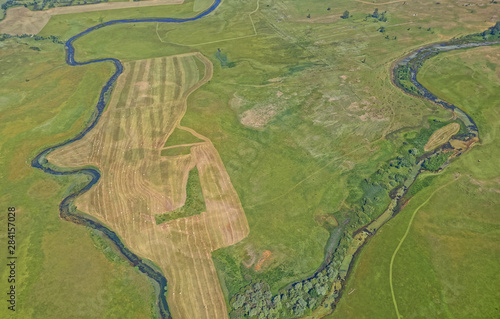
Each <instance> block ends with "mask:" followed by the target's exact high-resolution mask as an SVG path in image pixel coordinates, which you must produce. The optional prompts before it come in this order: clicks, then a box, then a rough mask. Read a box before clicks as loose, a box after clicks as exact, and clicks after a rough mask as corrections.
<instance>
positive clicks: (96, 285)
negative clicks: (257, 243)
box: [0, 39, 155, 318]
mask: <svg viewBox="0 0 500 319" xmlns="http://www.w3.org/2000/svg"><path fill="white" fill-rule="evenodd" d="M0 47H1V49H0V69H1V70H2V72H3V75H2V77H1V78H0V117H1V118H2V121H1V123H0V132H1V133H0V134H1V135H2V139H1V140H0V149H1V151H0V153H1V154H2V156H1V159H0V167H1V169H0V171H1V173H0V175H1V177H2V182H1V183H0V188H1V194H2V195H0V203H2V207H8V206H15V207H16V210H17V212H18V214H17V216H16V217H17V219H16V228H17V236H16V255H17V257H18V259H17V268H16V287H17V289H16V293H17V301H18V304H17V309H16V315H17V317H18V318H55V317H61V316H67V317H73V318H77V317H95V318H97V317H107V318H110V317H122V318H124V317H127V316H131V317H136V318H150V317H151V316H153V314H154V312H155V310H154V303H155V296H154V290H153V287H152V285H151V283H150V282H149V281H148V280H147V279H146V277H144V275H142V274H141V273H140V272H139V271H136V270H135V269H134V268H132V267H130V265H129V264H128V263H126V262H125V261H124V260H123V259H122V258H120V257H118V255H117V253H115V252H113V250H110V249H109V248H108V247H107V245H106V246H103V245H102V239H100V238H99V235H98V234H94V233H92V236H90V235H89V231H88V230H87V229H85V228H84V227H81V226H76V225H73V224H71V223H68V222H66V221H63V220H61V219H60V218H59V217H58V205H59V202H60V201H61V198H62V197H63V196H65V194H67V192H68V190H69V189H70V188H72V187H74V186H75V185H78V184H80V183H81V182H82V180H81V178H79V177H54V176H50V175H47V174H44V173H42V172H41V171H38V170H34V169H32V168H31V167H30V165H29V163H30V161H31V159H32V157H33V156H35V155H36V154H37V153H38V152H39V151H41V150H42V149H43V148H44V147H46V146H47V145H53V144H56V143H59V142H60V141H62V140H65V139H68V138H70V137H72V136H73V135H74V134H76V133H77V132H78V131H80V130H81V128H82V127H83V126H84V124H85V122H86V121H87V119H88V118H89V117H90V114H91V112H92V111H93V110H92V105H94V103H95V101H96V100H97V97H98V95H97V94H98V92H99V89H100V87H101V85H103V84H104V83H105V81H106V79H107V77H108V76H109V75H110V72H111V70H112V69H111V66H110V65H106V64H102V65H98V66H97V65H96V66H87V67H76V68H75V67H69V66H67V65H66V64H65V62H64V59H63V56H64V49H63V47H62V46H60V45H55V44H53V43H52V42H51V41H34V40H33V39H9V40H5V41H2V42H0ZM30 47H38V48H39V49H40V51H35V50H33V49H30ZM61 79H65V80H64V81H61ZM89 92H92V93H89ZM0 222H1V223H2V225H6V224H7V215H6V214H2V215H1V217H0ZM0 234H1V235H0V236H1V237H0V241H1V242H2V243H6V242H7V237H6V236H7V234H6V232H5V231H1V232H0ZM103 251H106V252H107V253H106V255H105V254H103ZM6 253H7V250H6V249H2V251H1V252H0V257H1V258H2V260H6V257H7V256H6ZM82 256H85V258H84V259H82ZM112 260H116V261H112ZM7 276H8V273H7V268H6V267H2V268H1V269H0V279H1V282H2V284H1V285H0V286H1V287H2V289H6V285H5V284H6V283H7ZM0 317H2V318H12V317H11V311H10V310H8V309H7V307H0Z"/></svg>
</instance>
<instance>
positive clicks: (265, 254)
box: [255, 250, 272, 271]
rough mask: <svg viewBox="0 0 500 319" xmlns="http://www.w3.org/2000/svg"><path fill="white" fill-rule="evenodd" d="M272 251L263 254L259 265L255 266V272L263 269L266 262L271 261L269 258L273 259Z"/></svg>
mask: <svg viewBox="0 0 500 319" xmlns="http://www.w3.org/2000/svg"><path fill="white" fill-rule="evenodd" d="M271 254H272V253H271V251H270V250H266V251H265V252H263V253H262V256H261V257H260V259H259V261H258V262H257V264H256V265H255V270H256V271H259V270H260V269H261V268H262V265H263V264H264V262H265V261H266V260H267V259H269V257H271Z"/></svg>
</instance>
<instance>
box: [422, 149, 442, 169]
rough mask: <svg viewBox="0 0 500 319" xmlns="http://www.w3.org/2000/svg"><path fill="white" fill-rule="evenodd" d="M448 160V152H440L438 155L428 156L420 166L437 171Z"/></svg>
mask: <svg viewBox="0 0 500 319" xmlns="http://www.w3.org/2000/svg"><path fill="white" fill-rule="evenodd" d="M447 160H448V154H446V153H440V154H438V155H435V156H432V157H429V158H428V159H426V160H425V161H424V163H423V164H422V167H423V168H425V169H426V170H429V171H433V172H434V171H437V170H438V169H439V168H440V167H441V166H442V165H443V164H444V163H446V161H447Z"/></svg>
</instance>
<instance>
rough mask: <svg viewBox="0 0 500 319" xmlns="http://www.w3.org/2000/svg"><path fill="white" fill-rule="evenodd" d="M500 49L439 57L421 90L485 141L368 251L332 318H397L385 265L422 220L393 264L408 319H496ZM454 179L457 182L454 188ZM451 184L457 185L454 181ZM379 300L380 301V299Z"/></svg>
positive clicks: (423, 74)
mask: <svg viewBox="0 0 500 319" xmlns="http://www.w3.org/2000/svg"><path fill="white" fill-rule="evenodd" d="M499 62H500V48H499V47H498V46H496V47H490V48H478V49H473V50H461V51H456V52H452V53H446V54H440V55H439V56H438V57H436V58H433V59H431V60H429V61H428V62H426V64H424V66H423V68H422V72H421V73H419V81H421V83H422V84H424V85H425V86H426V87H427V88H429V89H430V90H431V91H432V92H433V93H434V94H436V95H437V96H439V97H440V98H443V99H445V100H446V101H449V102H451V103H454V104H456V105H458V106H459V107H461V108H463V109H464V110H466V112H468V113H469V114H471V115H472V117H473V118H474V120H475V121H476V122H477V123H478V127H479V132H480V133H479V134H480V138H481V142H480V144H479V145H477V146H475V147H474V148H473V149H472V150H470V151H469V152H468V153H466V154H464V155H462V156H461V157H460V158H459V159H457V160H456V161H454V162H453V163H452V165H451V166H449V167H448V168H447V169H446V171H445V172H444V173H442V174H440V175H438V176H435V177H433V175H430V174H429V175H427V176H421V177H420V178H422V179H424V180H425V179H432V181H431V182H430V183H429V185H428V187H427V188H425V190H424V191H422V193H419V194H417V195H416V196H415V197H414V198H413V199H412V200H411V201H410V203H409V204H408V205H407V206H406V207H405V208H404V210H402V211H401V212H400V213H399V215H398V216H397V217H396V218H394V219H393V220H391V221H390V222H389V223H388V224H387V225H386V226H384V227H383V228H382V230H381V231H380V232H379V233H378V234H377V235H376V236H375V237H374V238H373V239H372V240H371V241H370V243H369V244H368V245H367V247H366V248H365V249H364V250H363V251H362V253H361V255H360V258H359V259H358V261H357V263H356V266H355V268H354V271H353V274H352V275H351V278H350V279H349V281H348V284H347V289H346V290H345V291H346V293H345V294H344V297H343V298H342V299H341V301H340V303H339V304H338V307H337V309H336V311H335V313H334V314H333V315H332V316H331V318H397V316H396V312H395V308H394V304H393V301H392V294H391V290H390V285H389V266H390V261H391V257H392V255H393V254H394V251H395V249H396V246H397V245H398V239H400V238H402V237H403V234H404V232H405V231H406V229H407V227H408V224H409V221H410V219H411V215H412V214H413V213H414V211H415V210H416V209H417V208H418V207H419V206H420V205H422V204H423V203H424V202H425V201H426V200H427V199H429V196H431V194H432V193H433V192H434V191H435V190H436V189H438V188H439V187H441V186H443V185H446V184H447V183H450V182H452V183H451V184H449V185H446V186H445V187H444V188H443V189H441V190H439V191H438V192H437V193H436V194H434V196H432V197H431V198H430V200H429V201H428V202H427V203H426V204H425V205H424V206H422V207H421V208H420V209H419V210H418V211H417V213H416V215H415V216H416V217H415V219H414V221H413V223H412V225H411V227H410V230H409V235H408V237H407V238H406V240H405V241H404V243H403V244H402V246H401V249H400V250H399V252H398V253H397V255H396V256H395V258H394V263H393V286H394V295H395V299H396V302H397V305H398V309H399V312H400V314H401V315H402V316H403V317H405V318H429V317H439V318H477V317H481V318H496V317H498V315H499V314H500V312H499V309H498V303H497V301H498V298H499V297H500V296H499V293H498V289H496V287H497V286H498V284H499V283H498V280H497V279H496V278H497V277H498V276H496V273H497V270H498V263H499V261H500V250H499V249H498V245H497V244H496V243H498V241H499V240H500V234H499V232H498V227H499V224H498V220H499V211H498V207H499V205H500V196H499V192H500V185H499V178H500V175H499V172H498V169H497V167H496V164H495V162H496V160H495V159H496V158H497V157H498V156H500V147H499V146H498V145H499V144H498V126H499V116H498V115H499V113H498V105H497V104H498V101H499V100H500V95H499V92H500V90H499V88H500V76H499V73H498V70H497V68H496V66H497V65H498V64H499ZM456 176H460V177H459V179H458V180H457V181H454V179H455V178H456ZM453 181H454V182H453ZM375 292H376V293H375Z"/></svg>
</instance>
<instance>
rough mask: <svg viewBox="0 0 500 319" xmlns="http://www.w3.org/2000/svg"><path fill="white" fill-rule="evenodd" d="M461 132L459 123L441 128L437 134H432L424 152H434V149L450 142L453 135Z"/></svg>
mask: <svg viewBox="0 0 500 319" xmlns="http://www.w3.org/2000/svg"><path fill="white" fill-rule="evenodd" d="M459 130H460V124H458V123H450V124H448V125H446V126H444V127H442V128H440V129H439V130H437V131H436V132H434V133H432V135H431V137H430V138H429V141H428V142H427V144H425V147H424V150H425V151H426V152H428V151H432V150H433V149H435V148H437V147H439V146H441V145H443V144H444V143H446V142H448V141H449V140H450V138H451V137H452V136H453V135H455V134H457V133H458V131H459Z"/></svg>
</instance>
